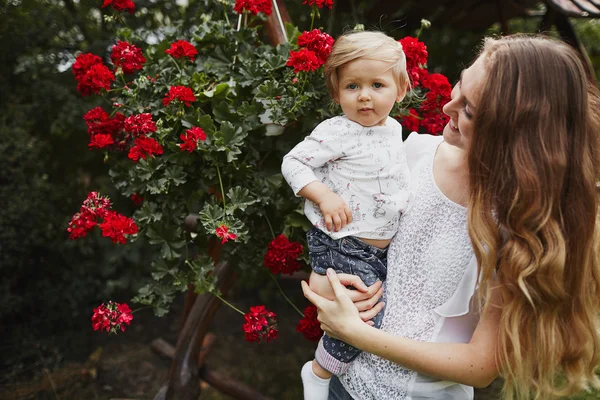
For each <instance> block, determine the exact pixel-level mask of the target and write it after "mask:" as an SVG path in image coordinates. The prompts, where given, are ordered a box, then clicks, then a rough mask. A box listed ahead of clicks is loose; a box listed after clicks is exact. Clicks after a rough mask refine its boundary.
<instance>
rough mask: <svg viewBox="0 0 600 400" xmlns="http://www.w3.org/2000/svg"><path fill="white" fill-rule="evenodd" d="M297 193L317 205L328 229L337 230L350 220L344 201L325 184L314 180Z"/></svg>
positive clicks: (348, 209) (348, 210) (350, 216)
mask: <svg viewBox="0 0 600 400" xmlns="http://www.w3.org/2000/svg"><path fill="white" fill-rule="evenodd" d="M298 194H299V195H300V196H302V197H304V198H305V199H308V200H310V201H312V202H313V203H315V204H317V205H318V206H319V209H320V210H321V214H322V215H323V220H324V221H325V226H326V227H327V230H328V231H330V232H331V231H332V230H333V228H335V231H336V232H337V231H339V230H340V229H342V228H343V227H344V226H346V225H347V224H349V223H350V222H352V212H351V211H350V208H348V205H347V204H346V202H345V201H344V200H343V199H342V198H341V197H340V196H339V195H337V194H335V193H334V192H332V191H331V189H329V187H328V186H327V185H325V184H324V183H321V182H319V181H314V182H311V183H309V184H308V185H306V186H304V187H303V188H302V190H300V191H299V192H298Z"/></svg>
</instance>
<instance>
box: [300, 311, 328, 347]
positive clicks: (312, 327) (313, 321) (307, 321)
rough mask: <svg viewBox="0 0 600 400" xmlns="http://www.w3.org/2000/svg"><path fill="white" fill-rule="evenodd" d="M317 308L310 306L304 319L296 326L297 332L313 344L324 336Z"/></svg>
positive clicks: (305, 312)
mask: <svg viewBox="0 0 600 400" xmlns="http://www.w3.org/2000/svg"><path fill="white" fill-rule="evenodd" d="M317 315H318V314H317V307H315V306H314V305H312V304H310V305H309V306H307V307H306V308H305V309H304V317H302V319H301V320H300V321H299V322H298V325H296V331H297V332H300V333H302V334H303V335H304V337H305V338H307V339H308V340H310V341H311V342H318V341H319V339H321V336H323V330H322V329H321V323H320V322H319V320H317Z"/></svg>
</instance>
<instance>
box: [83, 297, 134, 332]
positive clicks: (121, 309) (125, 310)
mask: <svg viewBox="0 0 600 400" xmlns="http://www.w3.org/2000/svg"><path fill="white" fill-rule="evenodd" d="M132 320H133V314H132V313H131V309H130V308H129V306H128V305H127V304H126V303H123V304H119V303H115V302H112V301H109V302H108V305H106V306H105V305H104V303H102V304H100V305H99V306H98V307H96V308H94V314H93V315H92V328H93V329H94V330H95V331H97V330H100V331H106V332H110V333H117V331H118V330H119V329H121V331H123V332H125V325H129V324H130V323H131V321H132Z"/></svg>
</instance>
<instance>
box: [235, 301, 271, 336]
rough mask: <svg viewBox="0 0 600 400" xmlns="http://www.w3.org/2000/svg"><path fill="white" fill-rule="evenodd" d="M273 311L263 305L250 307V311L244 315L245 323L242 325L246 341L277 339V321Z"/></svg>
mask: <svg viewBox="0 0 600 400" xmlns="http://www.w3.org/2000/svg"><path fill="white" fill-rule="evenodd" d="M275 317H276V315H275V313H274V312H272V311H269V310H267V309H266V307H265V306H254V307H250V312H248V313H246V314H245V315H244V319H245V320H246V323H245V324H244V325H243V326H242V329H243V330H244V334H245V336H246V340H247V341H248V342H258V343H260V342H261V341H262V340H266V341H267V342H270V341H271V340H274V339H277V321H276V320H275Z"/></svg>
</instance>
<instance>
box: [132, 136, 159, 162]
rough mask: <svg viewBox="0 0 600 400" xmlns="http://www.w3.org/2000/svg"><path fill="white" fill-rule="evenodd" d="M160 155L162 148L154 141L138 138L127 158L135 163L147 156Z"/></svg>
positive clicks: (147, 138)
mask: <svg viewBox="0 0 600 400" xmlns="http://www.w3.org/2000/svg"><path fill="white" fill-rule="evenodd" d="M162 153H163V148H162V146H161V145H160V144H159V143H158V142H157V141H156V140H154V139H152V138H149V137H145V136H139V137H136V138H135V144H134V146H133V147H132V148H131V149H129V154H128V155H127V157H129V158H130V159H132V160H133V161H135V162H137V161H138V160H139V159H140V158H143V159H146V157H148V156H149V155H152V154H162Z"/></svg>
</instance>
